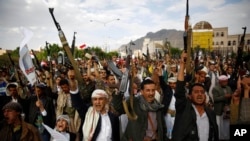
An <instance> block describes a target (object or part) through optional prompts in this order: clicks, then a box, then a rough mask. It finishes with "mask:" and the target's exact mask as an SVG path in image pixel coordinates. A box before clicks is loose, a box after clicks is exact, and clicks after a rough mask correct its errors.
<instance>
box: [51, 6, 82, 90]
mask: <svg viewBox="0 0 250 141" xmlns="http://www.w3.org/2000/svg"><path fill="white" fill-rule="evenodd" d="M53 11H54V8H49V12H50V14H51V16H52V18H53V21H54V23H55V25H56V28H57V30H58V36H59V38H60V41H61V43H62V45H63V49H64V51H65V52H66V55H67V56H68V59H69V61H70V63H71V65H72V67H73V69H74V70H75V74H76V79H77V81H78V82H79V84H80V85H83V79H81V78H82V77H81V73H80V70H79V68H78V67H77V64H76V62H75V60H74V58H73V55H72V53H71V51H70V47H69V44H68V42H67V39H66V37H65V35H64V33H63V31H62V29H61V26H60V24H59V23H58V22H57V21H56V19H55V16H54V14H53Z"/></svg>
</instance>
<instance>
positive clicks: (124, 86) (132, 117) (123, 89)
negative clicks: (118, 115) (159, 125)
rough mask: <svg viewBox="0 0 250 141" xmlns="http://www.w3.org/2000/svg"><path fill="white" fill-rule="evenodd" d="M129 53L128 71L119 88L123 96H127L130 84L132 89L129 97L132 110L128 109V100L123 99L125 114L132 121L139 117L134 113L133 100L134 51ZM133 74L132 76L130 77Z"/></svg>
mask: <svg viewBox="0 0 250 141" xmlns="http://www.w3.org/2000/svg"><path fill="white" fill-rule="evenodd" d="M128 52H129V53H128V55H127V58H126V71H125V72H124V73H123V75H122V79H121V84H120V87H119V93H120V94H121V95H124V94H125V92H126V91H127V87H128V84H130V85H129V87H130V91H129V95H130V97H129V100H130V101H129V102H130V105H129V106H130V108H129V107H128V104H127V101H126V99H125V98H124V99H123V102H122V103H123V108H124V110H125V113H126V114H127V116H128V119H130V120H136V119H137V115H136V113H135V111H134V107H133V101H134V100H133V99H134V94H133V88H132V86H133V83H134V82H133V74H134V73H133V70H134V69H133V67H134V66H133V64H134V63H133V61H131V56H132V55H131V54H132V51H128ZM130 62H131V64H132V68H131V66H130ZM131 70H132V73H131ZM130 74H131V75H130ZM129 78H130V82H129ZM129 109H131V111H129Z"/></svg>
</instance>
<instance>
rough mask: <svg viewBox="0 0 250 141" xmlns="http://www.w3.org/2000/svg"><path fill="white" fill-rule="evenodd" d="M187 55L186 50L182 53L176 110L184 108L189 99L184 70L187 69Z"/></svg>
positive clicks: (176, 94) (177, 84)
mask: <svg viewBox="0 0 250 141" xmlns="http://www.w3.org/2000/svg"><path fill="white" fill-rule="evenodd" d="M186 57H187V53H185V52H184V51H183V52H182V54H181V61H180V69H179V72H178V76H177V83H176V93H175V97H176V103H175V107H176V110H177V111H178V110H183V109H184V107H185V104H186V101H187V98H186V90H185V81H184V70H185V58H186Z"/></svg>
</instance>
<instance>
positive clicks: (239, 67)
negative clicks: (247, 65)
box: [229, 27, 247, 90]
mask: <svg viewBox="0 0 250 141" xmlns="http://www.w3.org/2000/svg"><path fill="white" fill-rule="evenodd" d="M242 29H243V30H244V32H243V35H242V36H241V39H240V44H239V46H238V51H237V57H236V63H235V66H234V68H235V70H234V72H233V74H232V76H231V77H230V79H229V85H230V86H231V88H232V89H233V90H235V89H236V88H237V80H238V78H239V77H241V76H242V75H244V73H245V70H244V68H243V57H242V55H243V47H244V40H245V35H246V29H247V28H246V27H243V28H242Z"/></svg>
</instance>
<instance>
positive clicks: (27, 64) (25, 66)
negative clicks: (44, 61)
mask: <svg viewBox="0 0 250 141" xmlns="http://www.w3.org/2000/svg"><path fill="white" fill-rule="evenodd" d="M21 32H22V33H23V35H24V39H23V41H22V42H21V44H20V49H19V56H20V58H19V66H20V69H21V70H22V72H23V74H24V75H25V76H26V78H27V79H28V80H29V82H30V84H31V85H34V83H35V82H36V73H35V66H34V64H33V62H32V59H31V56H30V53H29V49H28V46H27V43H28V42H29V40H30V39H31V37H32V36H33V33H32V32H31V31H30V30H28V29H26V28H21Z"/></svg>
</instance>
